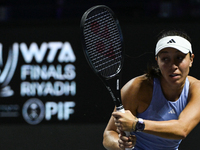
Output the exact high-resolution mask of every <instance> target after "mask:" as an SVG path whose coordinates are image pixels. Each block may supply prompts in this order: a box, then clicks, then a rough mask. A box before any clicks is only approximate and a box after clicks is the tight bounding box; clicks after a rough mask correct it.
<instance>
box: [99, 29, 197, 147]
mask: <svg viewBox="0 0 200 150" xmlns="http://www.w3.org/2000/svg"><path fill="white" fill-rule="evenodd" d="M155 56H156V57H155V59H156V61H157V65H158V67H157V68H153V69H151V70H150V71H149V72H148V73H147V74H145V75H141V76H138V77H136V78H134V79H132V80H130V81H129V82H128V83H127V84H125V86H124V87H123V88H122V90H121V94H122V102H123V105H124V107H125V109H126V111H125V113H121V112H116V111H115V110H114V112H113V113H112V116H111V118H110V120H109V122H108V125H107V127H106V129H105V131H104V139H103V145H104V147H105V148H106V149H108V150H124V149H125V148H131V147H134V148H133V149H134V150H150V149H151V150H161V149H162V150H178V147H179V144H180V143H181V140H182V139H184V138H186V137H187V135H188V134H189V133H190V132H191V131H192V129H194V127H195V126H196V125H197V124H198V123H199V121H200V81H199V80H197V79H196V78H194V77H192V76H189V75H188V74H189V70H190V67H192V63H193V59H194V54H193V52H192V46H191V43H190V38H189V36H188V35H187V34H186V33H184V32H181V31H171V30H170V31H167V32H164V33H163V34H162V35H161V37H160V38H159V40H158V42H157V44H156V49H155ZM123 131H129V132H131V134H132V136H131V137H129V138H128V137H126V136H124V133H123Z"/></svg>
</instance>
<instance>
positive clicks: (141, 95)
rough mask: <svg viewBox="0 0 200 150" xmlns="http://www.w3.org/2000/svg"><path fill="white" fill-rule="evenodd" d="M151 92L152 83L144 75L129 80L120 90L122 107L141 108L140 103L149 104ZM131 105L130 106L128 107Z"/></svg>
mask: <svg viewBox="0 0 200 150" xmlns="http://www.w3.org/2000/svg"><path fill="white" fill-rule="evenodd" d="M152 92H153V81H152V80H149V79H148V78H147V77H146V75H141V76H138V77H135V78H133V79H131V80H130V81H129V82H127V83H126V84H125V85H124V87H123V88H122V92H121V93H122V100H123V104H124V105H126V104H127V105H128V104H129V106H138V107H137V109H138V108H139V107H140V106H141V103H149V102H150V101H151V97H152ZM130 104H131V105H130Z"/></svg>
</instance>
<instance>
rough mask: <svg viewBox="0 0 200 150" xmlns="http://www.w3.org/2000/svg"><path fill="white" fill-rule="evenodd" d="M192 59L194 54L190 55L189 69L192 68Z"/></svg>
mask: <svg viewBox="0 0 200 150" xmlns="http://www.w3.org/2000/svg"><path fill="white" fill-rule="evenodd" d="M193 59H194V54H191V56H190V67H192V63H193Z"/></svg>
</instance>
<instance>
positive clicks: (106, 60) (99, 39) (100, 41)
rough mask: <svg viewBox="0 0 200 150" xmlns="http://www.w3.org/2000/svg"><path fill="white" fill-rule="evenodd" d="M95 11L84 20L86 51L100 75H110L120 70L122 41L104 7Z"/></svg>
mask: <svg viewBox="0 0 200 150" xmlns="http://www.w3.org/2000/svg"><path fill="white" fill-rule="evenodd" d="M97 11H99V12H98V13H97V12H95V15H92V13H91V15H89V16H88V18H87V19H86V21H85V26H84V29H85V30H84V35H85V43H86V48H87V53H88V56H89V59H90V61H91V63H92V65H93V66H94V67H95V69H96V70H97V71H98V72H99V73H101V75H102V76H105V77H111V76H113V75H114V74H116V73H118V72H119V71H120V66H121V60H122V43H121V40H120V35H119V31H118V28H117V25H116V23H115V21H114V19H113V17H112V16H111V15H110V14H109V12H108V11H107V10H106V9H100V10H97ZM96 13H97V14H96Z"/></svg>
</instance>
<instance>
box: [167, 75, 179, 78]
mask: <svg viewBox="0 0 200 150" xmlns="http://www.w3.org/2000/svg"><path fill="white" fill-rule="evenodd" d="M169 76H170V77H172V78H175V77H177V76H179V74H170V75H169Z"/></svg>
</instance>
